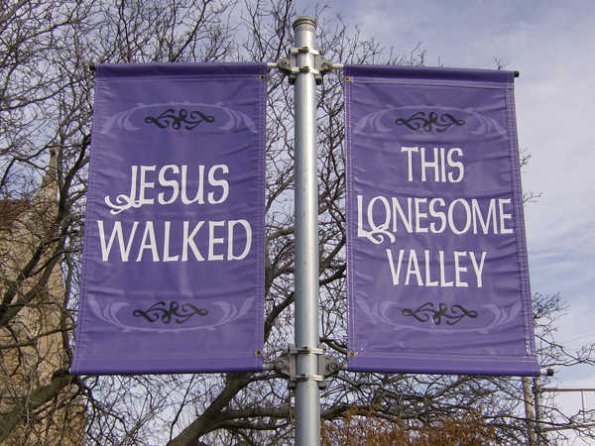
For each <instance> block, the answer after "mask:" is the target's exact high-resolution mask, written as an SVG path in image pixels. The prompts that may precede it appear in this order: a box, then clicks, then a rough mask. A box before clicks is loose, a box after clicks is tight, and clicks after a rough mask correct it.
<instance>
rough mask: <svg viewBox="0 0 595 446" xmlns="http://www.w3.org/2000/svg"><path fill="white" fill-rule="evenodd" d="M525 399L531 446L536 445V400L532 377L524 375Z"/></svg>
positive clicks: (528, 435)
mask: <svg viewBox="0 0 595 446" xmlns="http://www.w3.org/2000/svg"><path fill="white" fill-rule="evenodd" d="M522 382H523V400H524V402H525V418H526V420H527V437H528V439H529V446H536V445H537V441H536V438H535V427H536V425H535V402H534V401H533V394H532V393H531V378H529V377H528V376H523V378H522Z"/></svg>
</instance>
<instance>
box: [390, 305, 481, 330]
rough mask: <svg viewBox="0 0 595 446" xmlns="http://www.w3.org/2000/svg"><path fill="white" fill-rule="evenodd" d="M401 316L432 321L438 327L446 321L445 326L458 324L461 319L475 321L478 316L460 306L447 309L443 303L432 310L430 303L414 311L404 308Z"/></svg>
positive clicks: (474, 312) (421, 320) (475, 312)
mask: <svg viewBox="0 0 595 446" xmlns="http://www.w3.org/2000/svg"><path fill="white" fill-rule="evenodd" d="M401 314H402V315H403V316H410V317H413V318H414V319H416V320H418V321H419V322H428V321H430V320H431V321H432V322H433V323H434V324H435V325H440V324H441V323H442V321H443V319H444V320H446V324H447V325H455V324H457V323H458V322H460V321H461V320H462V319H463V318H465V317H468V318H470V319H476V318H477V316H478V313H477V311H473V310H468V309H466V308H465V307H463V306H462V305H459V304H455V305H451V307H450V308H448V305H446V304H445V303H440V304H438V308H434V304H433V303H432V302H426V303H425V304H423V305H422V306H420V307H418V308H417V309H415V310H412V309H410V308H405V309H403V311H401Z"/></svg>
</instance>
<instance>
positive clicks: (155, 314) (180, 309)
mask: <svg viewBox="0 0 595 446" xmlns="http://www.w3.org/2000/svg"><path fill="white" fill-rule="evenodd" d="M207 314H209V312H208V311H207V310H205V309H203V308H197V307H195V306H194V305H192V304H182V305H180V304H178V303H177V302H175V301H171V302H170V303H169V305H168V304H166V303H165V302H163V301H161V302H157V303H155V304H153V305H151V306H150V307H149V308H147V309H146V310H134V311H133V312H132V315H133V316H135V317H142V318H144V319H145V320H147V321H148V322H150V323H155V322H159V321H161V322H162V323H163V324H169V323H170V322H171V321H172V320H173V321H174V322H175V323H176V324H183V323H184V322H186V321H187V320H189V319H190V318H192V317H193V316H197V315H198V316H206V315H207Z"/></svg>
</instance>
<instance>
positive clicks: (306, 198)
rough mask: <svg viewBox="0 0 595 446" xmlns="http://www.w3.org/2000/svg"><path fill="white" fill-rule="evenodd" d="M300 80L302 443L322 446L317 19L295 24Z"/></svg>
mask: <svg viewBox="0 0 595 446" xmlns="http://www.w3.org/2000/svg"><path fill="white" fill-rule="evenodd" d="M293 29H294V33H295V37H294V38H295V45H296V47H297V54H296V65H297V68H298V72H297V74H296V79H295V90H294V94H295V176H296V179H295V227H296V231H295V246H296V249H295V345H296V349H297V351H298V353H297V364H296V373H297V377H298V379H297V385H296V396H295V405H296V445H298V446H315V445H319V444H320V391H319V388H318V381H319V380H318V379H317V378H319V376H318V354H319V353H318V352H317V350H318V342H319V328H318V324H319V322H318V321H319V319H320V318H319V312H318V185H317V174H316V79H315V75H314V73H313V71H315V55H316V54H317V52H316V50H315V47H316V32H315V31H316V21H315V20H314V19H311V18H308V17H299V18H298V19H297V20H296V21H295V22H294V23H293Z"/></svg>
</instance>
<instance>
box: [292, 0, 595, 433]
mask: <svg viewBox="0 0 595 446" xmlns="http://www.w3.org/2000/svg"><path fill="white" fill-rule="evenodd" d="M326 4H327V5H329V8H328V9H327V10H326V11H325V14H326V15H328V16H330V17H333V16H336V15H340V16H341V17H342V18H343V20H344V21H345V22H346V23H347V24H349V25H353V26H358V27H359V29H360V30H361V32H362V35H363V36H364V37H367V38H374V39H375V40H376V41H378V42H380V43H382V44H383V45H385V46H386V47H391V46H392V47H394V48H395V49H396V50H397V52H402V53H403V54H406V53H407V52H408V51H409V50H411V49H413V48H415V47H416V46H417V45H421V47H422V48H423V49H424V50H425V51H426V53H425V65H427V66H436V65H441V66H445V67H461V68H495V67H496V62H495V61H496V60H497V61H499V63H500V64H503V65H504V66H505V69H509V70H519V71H520V77H519V78H518V79H517V80H516V82H515V96H516V113H517V125H518V133H519V146H520V148H521V150H522V151H524V152H526V153H527V154H529V155H530V156H531V158H530V162H529V164H528V165H527V166H526V167H524V168H523V172H522V182H523V191H524V192H525V193H534V194H540V195H541V196H540V197H539V198H538V199H536V200H534V201H533V202H531V203H529V204H527V206H526V208H525V226H526V233H527V243H528V251H529V267H530V274H531V287H532V291H533V292H539V293H542V294H555V293H560V295H561V297H562V298H563V299H564V301H565V302H567V304H568V310H567V312H566V314H565V315H564V316H563V317H562V318H561V319H560V320H559V321H558V327H559V332H558V335H557V339H558V340H559V341H560V342H562V343H563V344H564V345H565V346H566V347H568V348H570V349H572V348H576V347H578V346H579V345H582V344H593V343H595V323H593V316H594V315H595V296H594V294H595V291H594V290H595V274H594V266H595V174H594V173H593V169H594V167H595V148H594V147H592V144H593V141H592V140H591V136H592V133H591V128H593V126H594V125H595V113H594V106H595V83H594V81H595V2H591V1H588V0H584V1H579V0H565V1H538V0H526V1H522V0H517V1H512V0H499V1H494V0H485V1H484V0H467V1H463V0H448V1H445V0H415V1H411V0H409V1H401V0H331V1H327V2H326ZM315 5H316V2H315V1H314V0H298V2H297V11H298V13H299V14H301V15H313V14H314V12H315V11H316V8H315ZM332 62H335V63H340V62H343V61H332ZM550 386H558V387H590V388H595V367H582V368H573V369H572V370H562V369H559V370H556V376H555V377H554V379H553V382H552V383H551V384H550ZM585 401H586V404H587V406H588V408H594V407H595V392H593V393H590V394H586V395H585ZM560 402H561V403H562V404H564V405H565V406H567V407H570V406H573V407H578V406H579V405H580V404H581V397H580V394H571V393H568V394H564V395H563V397H561V398H560ZM574 444H576V445H579V444H581V443H579V442H575V443H574Z"/></svg>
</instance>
